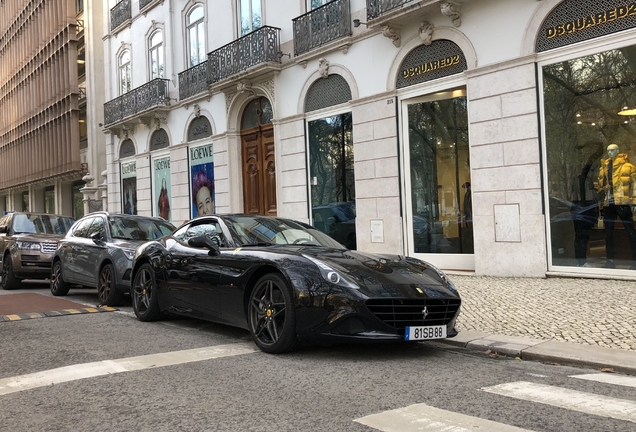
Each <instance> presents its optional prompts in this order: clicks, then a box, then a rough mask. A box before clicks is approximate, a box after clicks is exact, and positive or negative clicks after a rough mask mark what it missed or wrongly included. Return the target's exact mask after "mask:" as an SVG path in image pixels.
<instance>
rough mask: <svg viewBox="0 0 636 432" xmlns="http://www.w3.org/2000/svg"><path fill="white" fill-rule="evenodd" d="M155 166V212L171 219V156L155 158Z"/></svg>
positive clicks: (168, 219)
mask: <svg viewBox="0 0 636 432" xmlns="http://www.w3.org/2000/svg"><path fill="white" fill-rule="evenodd" d="M153 168H154V184H155V187H154V194H155V210H154V212H153V213H154V214H155V215H159V216H160V217H162V218H163V219H165V220H167V221H170V220H171V215H170V197H171V189H170V158H169V157H164V158H157V159H154V160H153Z"/></svg>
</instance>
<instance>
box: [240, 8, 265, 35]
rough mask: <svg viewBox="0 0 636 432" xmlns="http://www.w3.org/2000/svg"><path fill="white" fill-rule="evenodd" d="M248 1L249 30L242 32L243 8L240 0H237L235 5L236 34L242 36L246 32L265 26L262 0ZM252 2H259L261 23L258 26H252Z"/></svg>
mask: <svg viewBox="0 0 636 432" xmlns="http://www.w3.org/2000/svg"><path fill="white" fill-rule="evenodd" d="M247 1H248V2H249V13H248V15H249V18H250V19H249V31H246V32H243V13H242V11H243V8H242V4H241V3H242V0H237V3H236V4H237V6H236V18H237V23H236V26H237V35H238V37H239V38H240V37H243V36H245V35H246V34H249V33H252V32H253V31H256V30H258V29H259V28H262V27H263V26H265V8H264V7H263V0H247ZM254 2H258V3H260V11H261V16H260V17H261V24H260V26H259V27H256V28H254V12H253V5H254Z"/></svg>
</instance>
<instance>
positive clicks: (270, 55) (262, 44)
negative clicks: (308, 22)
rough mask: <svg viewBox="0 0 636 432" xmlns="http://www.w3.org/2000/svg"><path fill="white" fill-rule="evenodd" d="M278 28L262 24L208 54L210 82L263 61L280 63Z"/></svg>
mask: <svg viewBox="0 0 636 432" xmlns="http://www.w3.org/2000/svg"><path fill="white" fill-rule="evenodd" d="M279 52H280V29H279V28H276V27H269V26H263V27H261V28H259V29H258V30H254V31H253V32H251V33H248V34H246V35H245V36H243V37H241V38H239V39H237V40H235V41H233V42H230V43H229V44H227V45H225V46H222V47H221V48H219V49H217V50H215V51H212V52H211V53H209V54H208V68H209V69H208V81H209V83H210V84H212V83H215V82H218V81H221V80H222V79H225V78H228V77H230V76H232V75H235V74H237V73H239V72H242V71H244V70H246V69H249V68H250V67H252V66H256V65H258V64H261V63H265V62H276V63H280V56H279Z"/></svg>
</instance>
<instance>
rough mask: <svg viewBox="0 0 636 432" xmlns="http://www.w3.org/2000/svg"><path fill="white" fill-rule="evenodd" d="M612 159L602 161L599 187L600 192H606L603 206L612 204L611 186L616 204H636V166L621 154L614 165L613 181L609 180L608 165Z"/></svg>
mask: <svg viewBox="0 0 636 432" xmlns="http://www.w3.org/2000/svg"><path fill="white" fill-rule="evenodd" d="M610 161H612V159H611V158H609V159H605V160H603V161H601V168H600V169H599V174H598V186H599V190H600V191H605V198H604V200H603V205H604V206H608V205H609V204H610V202H609V200H610V195H611V194H610V185H611V186H612V189H613V196H614V204H615V205H628V204H636V197H635V195H636V166H634V165H632V164H631V163H630V162H629V159H628V157H627V155H626V154H625V153H619V154H618V156H616V158H615V159H614V162H613V164H612V181H611V183H610V181H609V179H608V178H607V174H608V165H609V163H610Z"/></svg>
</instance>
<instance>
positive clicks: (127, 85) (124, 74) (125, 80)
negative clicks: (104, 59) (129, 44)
mask: <svg viewBox="0 0 636 432" xmlns="http://www.w3.org/2000/svg"><path fill="white" fill-rule="evenodd" d="M118 63H119V94H124V93H128V92H129V91H130V90H132V72H131V68H130V51H129V50H124V51H123V52H122V53H121V54H120V55H119V62H118Z"/></svg>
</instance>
